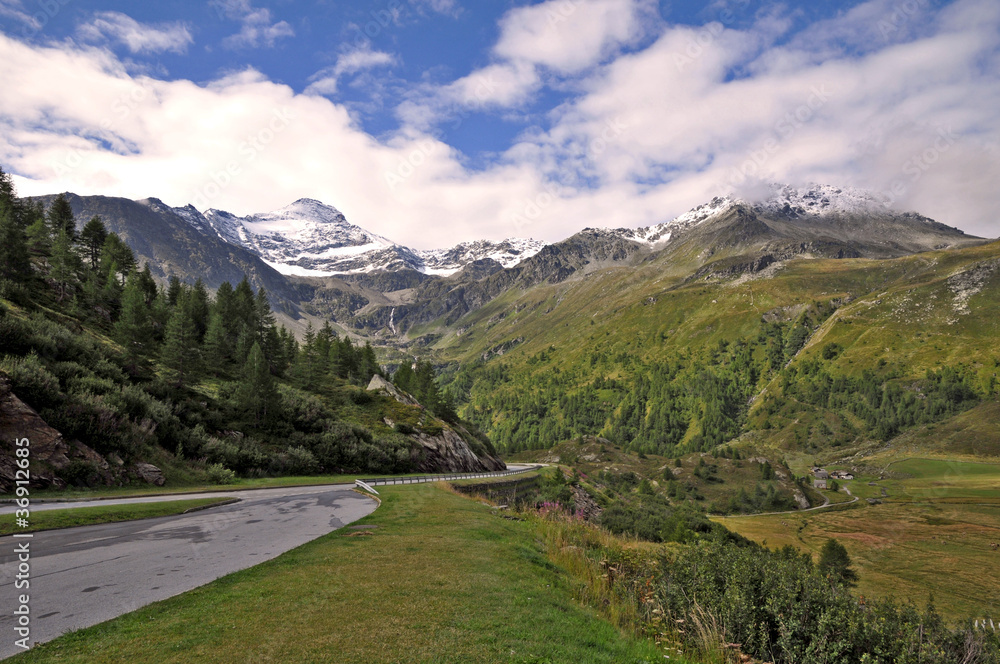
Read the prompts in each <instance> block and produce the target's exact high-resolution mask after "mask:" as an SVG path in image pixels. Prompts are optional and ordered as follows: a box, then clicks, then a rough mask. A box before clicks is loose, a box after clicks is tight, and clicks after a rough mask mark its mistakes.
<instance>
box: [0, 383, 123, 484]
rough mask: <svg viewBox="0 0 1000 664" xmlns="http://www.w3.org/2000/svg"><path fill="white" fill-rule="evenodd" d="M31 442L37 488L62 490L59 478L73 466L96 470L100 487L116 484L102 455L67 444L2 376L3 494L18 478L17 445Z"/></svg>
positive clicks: (76, 443) (75, 442) (77, 444)
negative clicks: (22, 442)
mask: <svg viewBox="0 0 1000 664" xmlns="http://www.w3.org/2000/svg"><path fill="white" fill-rule="evenodd" d="M22 438H27V439H28V440H29V441H31V444H30V446H29V449H30V450H31V453H30V456H29V457H28V458H29V459H30V460H31V466H30V473H31V484H30V486H32V487H35V488H46V487H50V486H54V487H56V488H62V487H64V486H66V482H65V481H64V480H63V479H62V478H61V477H60V476H59V475H60V471H63V470H66V469H67V468H68V467H69V466H70V464H72V463H73V462H83V463H86V464H89V465H90V466H92V467H93V473H92V475H93V478H94V479H96V481H98V482H99V483H103V484H111V483H112V482H113V480H114V478H113V475H112V473H111V468H110V466H109V464H108V462H107V461H106V460H105V459H104V457H102V456H101V455H100V454H98V453H97V452H95V451H94V450H93V449H91V448H90V447H87V446H86V445H84V444H83V443H81V442H80V441H78V440H70V441H67V440H65V439H64V438H63V435H62V434H61V433H59V432H58V431H56V430H55V429H53V428H52V427H51V426H49V425H48V423H47V422H46V421H45V420H43V419H42V418H41V417H40V416H39V415H38V413H37V412H35V410H34V409H33V408H32V407H31V406H29V405H28V404H26V403H24V402H23V401H21V400H20V399H19V398H18V397H17V395H15V394H14V393H13V392H12V391H11V386H10V379H9V378H8V377H7V376H5V375H2V374H0V491H3V492H5V493H7V492H10V491H13V489H14V486H15V484H14V481H15V479H16V475H17V466H16V464H15V455H14V450H15V447H16V446H15V441H16V440H20V439H22Z"/></svg>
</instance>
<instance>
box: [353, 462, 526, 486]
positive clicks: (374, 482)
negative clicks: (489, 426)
mask: <svg viewBox="0 0 1000 664" xmlns="http://www.w3.org/2000/svg"><path fill="white" fill-rule="evenodd" d="M540 468H541V466H529V467H527V468H521V469H519V470H498V471H494V472H492V473H457V474H452V475H420V476H415V477H378V478H374V479H370V480H367V479H363V480H360V481H362V482H364V483H365V484H367V485H368V486H378V485H392V484H421V483H423V482H446V481H449V480H477V479H480V478H484V477H507V476H508V475H518V474H520V473H528V472H531V471H533V470H539V469H540Z"/></svg>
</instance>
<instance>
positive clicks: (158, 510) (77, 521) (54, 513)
mask: <svg viewBox="0 0 1000 664" xmlns="http://www.w3.org/2000/svg"><path fill="white" fill-rule="evenodd" d="M229 500H232V499H230V498H196V499H194V500H171V501H169V502H165V503H139V504H135V505H107V506H104V505H101V506H97V507H77V508H69V509H61V510H44V511H41V512H39V511H35V512H32V513H31V518H30V519H29V523H30V524H31V525H30V526H28V527H27V528H18V527H16V526H15V525H14V515H13V514H10V515H7V517H6V518H4V520H3V521H2V522H0V535H10V534H11V533H31V532H37V531H39V530H55V529H57V528H74V527H76V526H92V525H94V524H97V523H113V522H116V521H135V520H137V519H150V518H153V517H157V516H172V515H174V514H181V513H182V512H186V511H188V510H190V509H192V508H198V507H209V506H211V505H215V504H217V503H224V502H228V501H229Z"/></svg>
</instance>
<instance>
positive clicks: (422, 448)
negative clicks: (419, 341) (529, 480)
mask: <svg viewBox="0 0 1000 664" xmlns="http://www.w3.org/2000/svg"><path fill="white" fill-rule="evenodd" d="M368 390H369V391H371V392H378V393H381V394H385V395H388V396H390V397H392V398H393V399H395V400H396V401H398V402H399V403H402V404H405V405H407V406H415V407H417V408H421V409H422V408H423V406H421V405H420V403H419V402H418V401H417V400H416V399H414V398H413V397H412V396H411V395H409V394H407V393H406V392H404V391H402V390H400V389H399V388H397V387H396V386H395V385H393V384H392V383H390V382H389V381H387V380H386V379H384V378H382V376H379V375H377V374H376V375H375V376H372V379H371V382H370V383H368ZM428 416H429V414H428ZM434 423H435V424H436V425H439V426H440V429H441V433H437V434H434V435H431V434H429V433H425V432H421V431H416V432H413V433H410V434H407V435H408V437H409V438H410V439H411V440H413V441H414V443H415V444H414V446H413V448H412V450H411V453H410V457H411V459H412V461H413V466H414V468H415V469H416V470H419V471H421V472H425V473H479V472H489V471H493V470H504V469H506V468H507V465H506V464H505V463H504V462H503V460H501V459H500V458H499V457H497V456H493V455H491V454H489V453H488V452H486V451H485V450H481V451H479V452H478V453H477V451H476V450H474V449H473V448H474V447H482V444H481V443H479V442H478V441H476V439H475V436H473V435H472V434H471V433H469V432H468V431H467V430H466V429H465V428H463V427H460V426H455V427H453V426H451V425H449V424H447V423H446V422H441V421H439V420H434ZM435 428H437V427H435ZM470 440H471V441H475V442H473V443H472V444H470V443H469V442H468V441H470Z"/></svg>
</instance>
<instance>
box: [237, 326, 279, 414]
mask: <svg viewBox="0 0 1000 664" xmlns="http://www.w3.org/2000/svg"><path fill="white" fill-rule="evenodd" d="M280 403H281V397H280V395H279V394H278V389H277V387H276V386H275V384H274V378H273V377H272V376H271V369H270V367H269V366H268V362H267V358H265V357H264V351H263V350H261V347H260V344H259V343H254V345H253V347H251V349H250V353H249V354H248V355H247V361H246V363H245V364H244V365H243V380H242V381H241V382H240V386H239V389H237V391H236V407H237V408H238V409H239V410H240V411H242V412H243V414H244V415H245V416H246V417H247V418H248V419H249V420H250V422H251V423H252V424H253V425H254V426H256V427H263V426H266V425H267V424H269V423H270V422H272V421H273V420H274V419H275V417H276V416H277V415H278V409H279V407H280Z"/></svg>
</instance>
